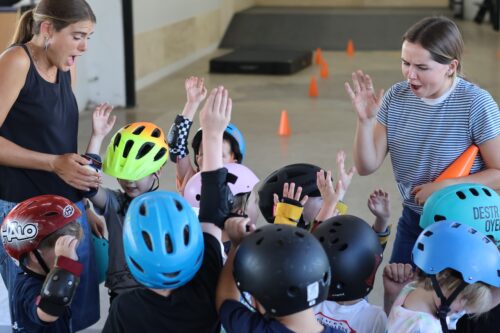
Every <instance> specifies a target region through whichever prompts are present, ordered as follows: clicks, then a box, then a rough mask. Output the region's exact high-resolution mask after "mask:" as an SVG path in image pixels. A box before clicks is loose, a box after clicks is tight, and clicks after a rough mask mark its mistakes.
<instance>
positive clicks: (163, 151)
mask: <svg viewBox="0 0 500 333" xmlns="http://www.w3.org/2000/svg"><path fill="white" fill-rule="evenodd" d="M166 153H167V149H166V148H165V147H163V148H161V149H160V150H159V151H158V152H157V153H156V155H155V157H154V161H155V162H156V161H158V160H161V159H162V158H163V156H165V154H166Z"/></svg>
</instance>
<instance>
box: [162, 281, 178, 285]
mask: <svg viewBox="0 0 500 333" xmlns="http://www.w3.org/2000/svg"><path fill="white" fill-rule="evenodd" d="M177 283H179V281H165V282H163V285H164V286H173V285H176V284H177Z"/></svg>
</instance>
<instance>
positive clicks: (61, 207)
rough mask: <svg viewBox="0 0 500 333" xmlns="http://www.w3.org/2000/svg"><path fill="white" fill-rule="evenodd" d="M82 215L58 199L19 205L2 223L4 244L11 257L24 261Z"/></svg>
mask: <svg viewBox="0 0 500 333" xmlns="http://www.w3.org/2000/svg"><path fill="white" fill-rule="evenodd" d="M81 215H82V213H81V212H80V209H78V207H77V206H76V205H75V204H74V203H72V202H71V201H69V200H68V199H66V198H63V197H60V196H58V195H51V194H47V195H39V196H37V197H33V198H30V199H27V200H24V201H23V202H21V203H19V204H17V205H16V206H15V207H14V208H13V209H12V210H11V211H10V213H9V214H8V215H7V216H6V217H5V219H4V220H3V223H2V228H1V236H2V242H3V246H4V248H5V250H6V251H7V253H8V254H9V255H10V256H11V257H12V258H14V259H16V260H18V261H19V260H20V259H21V258H22V256H23V255H24V254H26V253H28V252H31V251H33V250H35V249H36V248H37V247H38V245H39V244H40V242H41V241H42V240H43V239H44V238H45V237H47V236H48V235H50V234H51V233H53V232H54V231H56V230H58V229H61V228H62V227H64V226H65V225H66V224H68V223H70V222H72V221H74V220H76V219H77V218H79V217H80V216H81Z"/></svg>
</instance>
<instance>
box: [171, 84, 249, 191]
mask: <svg viewBox="0 0 500 333" xmlns="http://www.w3.org/2000/svg"><path fill="white" fill-rule="evenodd" d="M184 86H185V88H186V94H187V102H186V105H185V106H184V109H183V110H182V114H180V115H177V117H176V118H175V121H174V123H173V124H172V126H171V127H170V130H169V132H168V136H167V138H168V145H169V148H170V160H171V161H172V162H174V163H176V165H175V169H176V179H177V182H176V183H177V190H178V191H179V193H181V194H183V193H184V188H185V186H186V184H187V182H188V181H189V179H191V177H193V175H194V174H195V173H196V172H197V171H199V170H200V169H201V167H202V164H203V148H202V137H203V136H202V128H200V129H198V131H197V132H196V134H195V136H194V138H193V141H192V148H193V151H194V157H193V160H194V164H195V167H193V166H192V165H191V162H190V160H189V158H188V154H189V150H188V136H189V131H190V129H191V126H192V125H193V118H194V115H195V114H196V110H197V109H198V107H199V105H200V103H201V102H202V101H203V100H204V99H205V97H206V94H207V89H206V88H205V85H204V81H203V79H202V78H199V77H194V76H192V77H190V78H188V79H186V81H185V84H184ZM245 151H246V144H245V139H244V137H243V135H242V133H241V132H240V130H239V129H238V128H237V127H236V126H235V125H233V124H228V125H227V126H226V128H225V130H224V134H223V144H222V152H221V156H222V158H223V163H241V162H242V161H243V158H244V156H245Z"/></svg>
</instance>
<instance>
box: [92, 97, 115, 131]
mask: <svg viewBox="0 0 500 333" xmlns="http://www.w3.org/2000/svg"><path fill="white" fill-rule="evenodd" d="M111 111H113V106H112V105H110V104H108V103H102V104H99V105H98V106H96V108H95V110H94V112H93V113H92V135H93V136H96V137H101V138H103V137H105V136H106V135H108V133H109V132H111V130H112V129H113V126H114V125H115V122H116V116H115V115H112V116H111Z"/></svg>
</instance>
